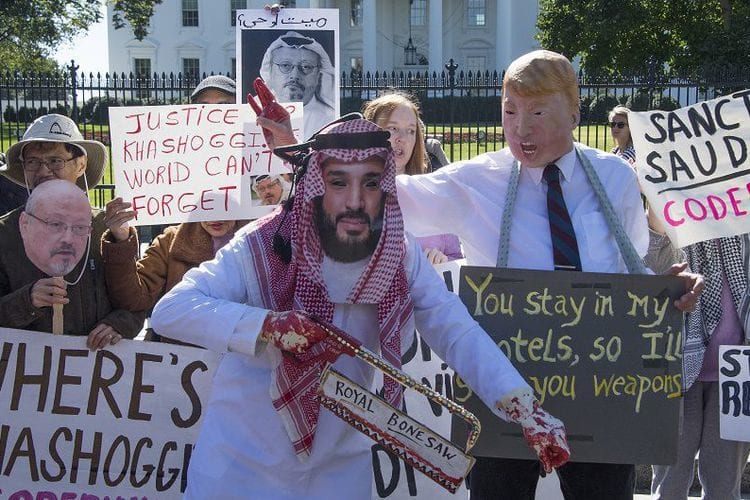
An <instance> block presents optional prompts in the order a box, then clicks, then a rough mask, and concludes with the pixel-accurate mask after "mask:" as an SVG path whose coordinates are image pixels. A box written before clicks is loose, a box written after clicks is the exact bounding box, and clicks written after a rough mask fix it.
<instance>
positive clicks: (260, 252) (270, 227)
mask: <svg viewBox="0 0 750 500" xmlns="http://www.w3.org/2000/svg"><path fill="white" fill-rule="evenodd" d="M378 131H381V129H380V128H379V127H378V126H377V125H375V124H373V123H372V122H369V121H367V120H361V119H357V120H349V121H346V122H342V123H338V124H334V125H332V126H330V127H329V128H328V129H326V130H324V131H323V134H325V135H326V136H334V137H332V138H333V144H335V143H336V141H335V136H336V135H341V134H366V133H371V132H378ZM373 156H378V157H380V158H383V160H384V161H385V170H384V172H383V176H382V178H381V181H380V187H381V189H382V191H383V193H384V195H385V205H384V213H383V229H382V233H381V236H380V240H379V241H378V243H377V246H376V248H375V250H374V252H373V254H372V257H371V258H370V261H369V263H368V265H367V267H366V269H365V270H364V271H363V273H362V275H361V276H360V277H359V280H358V281H357V282H356V284H355V286H354V288H353V289H352V291H351V293H350V295H349V297H348V298H347V300H346V303H350V304H377V306H378V325H379V329H380V349H381V354H382V356H383V357H384V358H385V359H386V360H387V361H389V362H390V363H391V364H393V365H394V366H397V367H400V366H401V329H402V327H403V326H404V325H405V324H406V322H407V321H408V319H409V317H410V316H411V315H412V312H413V305H412V302H411V297H410V295H409V287H408V283H407V280H406V271H405V269H404V265H403V261H404V253H405V249H406V247H405V239H404V226H403V219H402V217H401V209H400V208H399V205H398V200H397V198H396V182H395V175H396V164H395V161H394V158H393V153H392V150H391V149H390V147H366V148H364V149H357V148H347V149H320V150H316V151H314V152H313V153H312V156H311V158H310V160H309V163H308V166H307V171H306V173H305V175H304V176H303V177H302V179H301V181H300V183H299V184H298V186H297V191H296V194H295V197H294V204H293V207H292V210H291V213H288V214H287V217H288V218H289V219H290V221H286V222H285V221H284V211H283V210H281V211H277V212H275V213H273V214H271V215H269V216H268V217H266V218H265V219H264V220H261V221H259V222H258V229H257V230H256V231H253V232H250V233H248V235H247V240H248V243H249V245H250V249H251V251H252V252H253V254H254V263H255V270H256V272H257V276H258V280H259V281H260V283H263V284H264V287H265V288H264V289H263V290H262V292H261V293H262V294H263V301H264V306H265V307H267V308H268V309H271V310H275V311H283V310H289V309H300V310H304V311H306V312H308V313H310V314H312V315H314V316H316V317H318V318H320V319H322V320H325V321H328V322H331V321H332V320H333V308H334V304H333V303H331V302H330V300H329V298H328V290H327V289H326V285H325V282H324V280H323V276H322V273H321V262H322V259H323V250H322V248H321V244H320V238H319V235H318V231H317V227H316V225H315V219H314V210H315V209H314V203H313V200H314V199H315V198H317V197H320V196H322V195H323V194H324V192H325V183H324V181H323V177H322V169H321V167H322V165H323V163H324V162H325V161H326V160H328V159H331V158H334V159H337V160H339V161H342V162H355V161H362V160H365V159H367V158H371V157H373ZM290 222H291V223H290ZM277 233H278V234H279V235H280V236H281V237H283V238H284V239H285V240H286V241H290V239H291V242H292V260H291V262H290V263H288V264H287V263H286V262H284V261H283V259H282V258H281V257H280V256H279V255H278V254H277V253H275V252H274V251H273V240H274V236H275V235H276V234H277ZM262 288H263V287H262ZM339 352H340V351H339V349H338V348H337V347H336V343H335V342H334V341H324V342H321V343H319V344H317V345H316V346H314V347H313V348H312V349H310V350H309V351H308V352H307V353H305V355H304V356H297V357H293V356H291V355H288V353H284V357H283V360H282V362H281V364H280V365H279V366H278V368H277V369H276V371H275V374H274V381H273V383H272V385H271V390H270V393H271V398H272V400H273V404H274V407H275V408H276V410H277V412H278V413H279V416H280V417H281V419H282V421H283V422H284V426H285V427H286V430H287V433H288V434H289V437H290V439H291V441H292V444H293V446H294V450H295V452H296V453H297V456H298V457H300V459H304V458H305V457H307V456H308V455H309V454H310V452H311V450H312V444H313V438H314V436H315V429H316V426H317V422H318V415H319V413H320V404H319V402H318V400H317V390H318V386H319V381H320V374H321V372H322V371H323V369H324V368H325V366H326V365H327V364H328V363H330V362H332V361H333V360H335V359H336V356H337V355H338V353H339ZM383 389H384V397H385V399H386V400H387V401H388V402H390V403H391V404H393V405H394V406H399V405H400V401H401V386H400V385H399V384H398V383H397V382H396V381H394V380H392V379H390V378H389V377H385V381H384V388H383Z"/></svg>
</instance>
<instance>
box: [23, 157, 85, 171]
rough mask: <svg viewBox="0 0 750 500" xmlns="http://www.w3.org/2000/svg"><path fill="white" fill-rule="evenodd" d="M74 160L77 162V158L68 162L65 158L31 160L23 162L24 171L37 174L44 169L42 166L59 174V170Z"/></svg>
mask: <svg viewBox="0 0 750 500" xmlns="http://www.w3.org/2000/svg"><path fill="white" fill-rule="evenodd" d="M73 160H75V158H68V159H67V160H66V159H65V158H47V159H41V158H29V159H28V160H21V161H22V163H23V169H24V170H26V171H27V172H36V171H37V170H39V169H40V168H42V166H45V167H47V169H48V170H49V171H50V172H57V171H58V170H61V169H63V168H65V165H66V164H67V163H68V162H69V161H73Z"/></svg>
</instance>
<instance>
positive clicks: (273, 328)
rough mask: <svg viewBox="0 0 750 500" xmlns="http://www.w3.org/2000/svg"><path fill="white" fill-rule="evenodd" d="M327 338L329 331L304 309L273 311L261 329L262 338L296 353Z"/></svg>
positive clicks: (300, 352)
mask: <svg viewBox="0 0 750 500" xmlns="http://www.w3.org/2000/svg"><path fill="white" fill-rule="evenodd" d="M326 338H328V332H327V331H326V330H325V329H324V328H322V327H321V326H320V324H319V323H318V322H317V321H316V320H314V319H313V318H312V317H310V316H309V315H308V314H307V313H305V312H304V311H282V312H275V311H271V312H269V313H268V316H266V320H265V321H264V322H263V328H262V331H261V339H262V340H264V341H266V342H269V343H272V344H273V345H275V346H276V347H278V348H279V349H281V350H282V351H288V352H291V353H294V354H302V353H303V352H305V351H307V350H308V349H309V348H310V347H312V346H313V345H315V344H317V343H318V342H320V341H322V340H324V339H326Z"/></svg>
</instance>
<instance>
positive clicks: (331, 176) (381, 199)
mask: <svg viewBox="0 0 750 500" xmlns="http://www.w3.org/2000/svg"><path fill="white" fill-rule="evenodd" d="M383 168H384V165H383V161H382V160H380V159H369V160H365V161H362V162H354V163H343V162H339V161H336V160H329V161H328V162H326V164H325V165H324V166H323V172H322V173H323V180H324V182H325V186H326V191H325V193H324V194H323V196H322V197H320V198H317V199H316V200H314V201H315V223H316V225H317V229H318V234H319V235H320V242H321V246H322V248H323V251H324V252H325V253H326V255H328V256H329V257H330V258H332V259H333V260H336V261H339V262H355V261H358V260H362V259H364V258H366V257H368V256H369V255H371V254H372V252H373V251H374V250H375V247H376V246H377V244H378V241H379V240H380V234H381V232H382V229H383V211H384V206H385V195H384V194H383V191H382V190H381V189H380V177H381V176H382V174H383Z"/></svg>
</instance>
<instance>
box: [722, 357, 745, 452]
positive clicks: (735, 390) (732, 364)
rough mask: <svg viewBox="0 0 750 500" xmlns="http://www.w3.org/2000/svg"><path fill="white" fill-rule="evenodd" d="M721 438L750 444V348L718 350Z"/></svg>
mask: <svg viewBox="0 0 750 500" xmlns="http://www.w3.org/2000/svg"><path fill="white" fill-rule="evenodd" d="M719 389H720V393H719V428H720V431H721V439H729V440H732V441H748V442H750V346H746V345H737V346H731V345H723V346H721V347H719Z"/></svg>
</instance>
